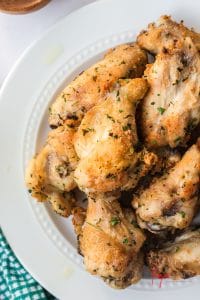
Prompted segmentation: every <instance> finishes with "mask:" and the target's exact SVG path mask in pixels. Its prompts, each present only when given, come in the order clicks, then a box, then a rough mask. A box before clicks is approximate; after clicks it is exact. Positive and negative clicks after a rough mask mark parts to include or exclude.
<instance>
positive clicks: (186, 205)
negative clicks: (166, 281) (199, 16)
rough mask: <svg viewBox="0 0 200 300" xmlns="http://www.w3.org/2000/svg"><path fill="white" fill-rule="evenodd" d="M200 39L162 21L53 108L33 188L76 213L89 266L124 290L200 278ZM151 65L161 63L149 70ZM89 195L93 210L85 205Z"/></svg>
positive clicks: (29, 173) (115, 52) (33, 167)
mask: <svg viewBox="0 0 200 300" xmlns="http://www.w3.org/2000/svg"><path fill="white" fill-rule="evenodd" d="M199 51H200V34H198V33H196V32H195V31H194V30H190V29H188V28H186V27H185V26H184V24H183V22H180V23H176V22H174V21H173V20H172V19H171V17H169V16H162V17H160V18H159V20H158V21H157V22H156V23H152V24H150V25H149V26H148V28H147V30H144V31H142V32H141V33H140V34H139V35H138V37H137V41H136V42H134V43H130V44H123V45H119V46H117V47H115V48H114V49H111V50H109V51H108V52H107V53H106V55H105V56H104V57H103V58H102V60H101V61H98V62H97V63H96V64H94V65H93V66H91V67H90V68H89V69H87V70H85V71H84V72H82V73H81V74H80V75H79V76H77V77H76V78H75V79H74V80H73V81H72V82H71V83H70V84H68V85H67V87H66V88H65V89H64V90H63V91H62V92H61V94H60V95H59V96H58V97H57V99H56V100H55V102H54V103H53V104H52V106H51V107H50V110H49V111H50V112H49V124H50V127H51V128H52V130H51V131H50V132H49V134H48V137H47V140H46V143H45V145H44V147H43V148H42V149H41V150H40V152H39V153H38V154H36V155H35V156H34V158H33V159H32V160H31V161H30V163H29V165H28V167H27V170H26V178H25V180H26V185H27V187H28V190H29V192H30V193H31V195H32V196H33V197H34V198H36V199H37V200H38V201H42V202H43V201H48V202H49V203H50V204H51V206H52V208H53V210H54V211H55V212H57V213H58V214H60V215H61V216H63V217H68V216H70V215H73V218H72V222H73V225H74V229H75V233H76V235H77V240H78V251H79V253H80V254H81V255H82V256H83V257H84V264H85V268H86V269H87V271H88V272H90V273H91V274H96V275H98V276H99V277H101V278H102V279H103V280H104V281H105V282H106V283H108V284H109V285H110V286H111V287H114V288H125V287H127V286H129V285H131V284H134V283H136V282H138V281H139V280H140V279H141V278H142V270H143V267H144V264H146V265H147V266H148V267H149V269H150V271H151V272H152V273H154V274H155V273H156V274H158V275H163V276H165V275H167V277H170V278H172V279H181V278H188V277H191V276H196V275H200V230H199V229H198V228H196V227H191V226H190V225H191V223H192V221H193V219H194V217H195V216H196V215H197V213H198V208H199V187H200V140H198V136H199V133H200V124H199V123H200V54H199ZM149 61H151V63H148V62H149ZM77 190H80V191H82V192H83V193H84V195H85V197H87V207H86V208H84V207H81V205H79V204H78V203H77V199H76V193H75V192H74V191H77Z"/></svg>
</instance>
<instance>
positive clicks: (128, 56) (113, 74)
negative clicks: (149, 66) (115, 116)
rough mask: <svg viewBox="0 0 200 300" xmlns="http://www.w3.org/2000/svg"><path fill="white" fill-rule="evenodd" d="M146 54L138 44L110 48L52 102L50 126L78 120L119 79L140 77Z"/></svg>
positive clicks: (145, 61)
mask: <svg viewBox="0 0 200 300" xmlns="http://www.w3.org/2000/svg"><path fill="white" fill-rule="evenodd" d="M146 63H147V56H146V54H145V52H144V51H143V50H141V49H140V48H139V47H138V45H137V44H135V43H133V44H124V45H119V46H117V47H116V48H113V49H111V50H109V52H108V53H107V54H106V55H105V57H104V58H103V59H102V60H101V61H99V62H97V63H96V64H94V65H93V66H91V67H90V68H89V69H88V70H86V71H84V72H83V73H82V74H80V75H79V76H78V77H76V78H75V79H74V80H73V81H72V82H71V83H70V84H68V85H67V87H66V88H65V89H64V90H63V91H62V93H61V94H60V95H59V96H58V98H57V99H56V100H55V102H54V103H53V104H52V106H51V109H50V115H49V123H50V125H51V126H52V127H54V126H59V125H62V124H63V122H64V121H65V120H79V121H81V119H82V118H83V116H84V114H85V112H86V111H88V110H89V109H90V108H92V107H93V106H94V105H96V104H98V103H99V102H100V101H102V99H103V98H104V96H105V95H106V93H108V92H109V91H110V90H111V89H112V87H113V85H114V84H115V82H116V81H117V80H118V79H119V78H125V77H140V76H141V75H142V74H143V71H144V68H145V65H146Z"/></svg>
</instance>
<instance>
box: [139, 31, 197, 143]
mask: <svg viewBox="0 0 200 300" xmlns="http://www.w3.org/2000/svg"><path fill="white" fill-rule="evenodd" d="M145 77H146V79H147V81H148V83H149V86H150V89H149V91H148V93H147V95H146V96H145V98H144V99H143V101H142V106H141V127H142V133H143V137H144V140H145V143H146V145H147V146H148V147H154V148H155V147H160V146H167V145H169V146H170V147H172V148H174V147H177V146H178V145H185V144H186V142H187V140H188V139H189V137H190V134H191V131H192V130H193V129H194V128H195V127H196V126H197V125H198V124H199V122H200V56H199V53H198V51H197V49H196V47H195V46H194V43H193V42H192V40H191V38H189V37H187V38H185V40H184V41H183V43H182V48H180V49H179V48H178V49H176V48H174V49H172V50H170V51H168V52H167V53H160V54H158V55H157V57H156V60H155V62H154V63H153V64H151V65H148V67H147V69H146V71H145Z"/></svg>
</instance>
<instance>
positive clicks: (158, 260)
mask: <svg viewBox="0 0 200 300" xmlns="http://www.w3.org/2000/svg"><path fill="white" fill-rule="evenodd" d="M147 263H148V266H149V268H150V270H151V271H152V273H153V274H158V275H159V274H160V275H166V276H167V277H169V278H172V279H175V280H177V279H186V278H189V277H193V276H196V275H200V229H196V230H194V231H193V230H191V231H190V230H189V231H187V232H185V233H183V234H181V235H180V236H179V237H177V238H176V239H175V241H174V242H170V243H166V244H164V245H163V247H162V248H161V249H159V250H152V251H150V252H149V253H148V255H147Z"/></svg>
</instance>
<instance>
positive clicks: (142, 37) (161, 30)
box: [137, 16, 200, 54]
mask: <svg viewBox="0 0 200 300" xmlns="http://www.w3.org/2000/svg"><path fill="white" fill-rule="evenodd" d="M186 37H190V38H191V39H192V41H193V43H194V44H195V46H196V47H197V49H198V50H200V34H199V33H196V32H195V31H193V30H191V29H188V28H187V27H185V26H184V25H183V22H181V23H180V24H178V23H176V22H174V21H173V20H172V19H171V17H170V16H161V17H160V18H159V19H158V21H157V22H156V23H151V24H149V26H148V29H147V30H143V31H142V32H141V33H140V34H139V36H138V37H137V42H138V44H139V45H140V46H141V47H142V48H143V49H146V50H148V51H149V52H151V53H153V54H157V53H161V52H162V51H163V50H164V51H165V49H172V48H175V47H180V45H179V43H180V42H181V41H182V40H183V39H184V38H186Z"/></svg>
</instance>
